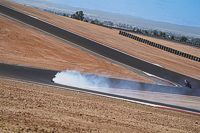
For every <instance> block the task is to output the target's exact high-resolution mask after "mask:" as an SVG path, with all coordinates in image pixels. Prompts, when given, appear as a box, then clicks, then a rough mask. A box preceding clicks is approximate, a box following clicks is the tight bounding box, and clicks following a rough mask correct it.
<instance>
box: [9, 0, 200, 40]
mask: <svg viewBox="0 0 200 133" xmlns="http://www.w3.org/2000/svg"><path fill="white" fill-rule="evenodd" d="M10 1H13V2H18V1H17V0H10ZM18 3H20V4H23V5H27V6H31V7H37V8H40V9H51V10H52V11H55V12H63V13H67V14H73V13H75V12H76V11H80V10H82V11H83V12H84V14H85V17H89V18H92V19H98V20H101V21H112V22H113V23H114V24H118V23H125V24H129V25H132V26H136V27H140V28H147V29H153V30H159V31H165V32H172V33H174V34H180V35H185V36H192V37H195V38H200V27H191V26H183V25H177V24H171V23H165V22H158V21H153V20H147V19H143V18H139V17H133V16H128V15H122V14H116V13H110V12H104V11H98V10H90V9H85V8H77V7H71V6H68V5H61V4H56V3H52V2H47V1H43V2H41V0H32V1H26V0H20V2H18Z"/></svg>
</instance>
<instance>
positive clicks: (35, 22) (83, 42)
mask: <svg viewBox="0 0 200 133" xmlns="http://www.w3.org/2000/svg"><path fill="white" fill-rule="evenodd" d="M0 12H2V13H3V14H6V15H8V16H10V17H13V18H15V19H18V20H20V21H22V22H24V23H27V24H29V25H32V26H34V27H36V28H39V29H41V30H44V31H46V32H49V33H51V34H53V35H55V36H58V37H60V38H63V39H65V40H68V41H70V42H72V43H75V44H77V45H80V46H82V47H84V48H86V49H89V50H91V51H93V52H96V53H98V54H100V55H103V56H105V57H107V58H110V59H112V60H116V61H118V62H121V63H123V64H126V65H128V66H131V67H134V68H136V69H139V70H142V71H144V72H147V73H150V74H153V75H156V76H158V77H161V78H163V79H167V80H169V81H172V82H175V83H177V84H180V85H184V82H183V81H184V79H187V80H189V81H190V82H191V83H192V86H193V87H194V88H195V89H200V81H199V80H198V79H194V78H192V77H188V76H186V75H183V74H179V73H176V72H173V71H171V70H167V69H164V68H162V67H159V66H156V65H154V64H151V63H149V62H146V61H144V60H141V59H138V58H136V57H133V56H131V55H128V54H126V53H124V52H122V51H119V50H116V49H112V48H110V47H108V46H106V45H103V44H101V43H99V42H96V41H94V40H91V39H88V38H85V37H83V36H81V35H78V34H76V33H73V32H71V31H67V30H65V29H62V28H59V27H57V26H55V25H52V24H50V23H48V22H45V21H42V20H40V19H38V18H36V17H32V16H30V15H26V14H24V13H21V12H19V11H16V10H13V9H11V8H8V7H6V6H3V5H0Z"/></svg>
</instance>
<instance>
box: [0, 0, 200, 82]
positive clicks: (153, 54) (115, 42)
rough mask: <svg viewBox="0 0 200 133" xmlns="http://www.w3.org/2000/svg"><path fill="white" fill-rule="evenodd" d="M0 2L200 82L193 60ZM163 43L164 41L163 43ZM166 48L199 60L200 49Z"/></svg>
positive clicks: (107, 31) (104, 30) (100, 29)
mask: <svg viewBox="0 0 200 133" xmlns="http://www.w3.org/2000/svg"><path fill="white" fill-rule="evenodd" d="M0 3H2V4H4V5H7V6H8V7H12V8H14V9H17V10H20V11H21V12H25V13H27V14H30V15H32V16H35V17H37V18H39V19H42V20H44V21H47V22H49V23H52V24H54V25H57V26H59V27H62V28H64V29H67V30H70V31H73V32H75V33H77V34H80V35H82V36H85V37H88V38H90V39H93V40H95V41H97V42H100V43H103V44H105V45H108V46H110V47H113V48H115V49H118V50H121V51H123V52H126V53H128V54H130V55H133V56H136V57H138V58H141V59H143V60H147V61H149V62H152V63H155V64H159V65H161V66H164V67H165V68H167V69H170V70H172V71H175V72H178V73H182V74H184V75H187V76H190V77H193V78H196V79H200V74H199V73H200V69H199V66H200V63H199V62H196V61H192V60H189V59H186V58H183V57H180V56H177V55H174V54H170V53H168V52H166V51H162V50H159V49H156V48H154V47H151V46H148V45H146V44H143V43H140V42H137V41H135V40H133V39H130V38H127V37H124V36H121V35H119V32H118V31H116V30H111V29H108V28H104V27H100V26H97V25H93V24H90V23H86V22H81V21H78V20H74V19H71V18H67V17H64V16H59V15H54V14H51V13H48V12H44V11H41V10H38V9H33V8H30V7H27V6H23V5H19V4H13V3H11V2H7V1H6V0H1V1H0ZM151 40H152V41H153V42H157V40H155V39H154V38H152V39H151ZM161 44H162V42H161ZM164 45H166V46H170V47H172V46H173V47H175V48H176V49H177V50H180V51H183V52H186V53H192V55H196V56H198V57H200V52H199V49H195V48H192V47H190V46H183V45H176V44H175V43H173V42H170V41H166V42H164Z"/></svg>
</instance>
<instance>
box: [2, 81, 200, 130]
mask: <svg viewBox="0 0 200 133" xmlns="http://www.w3.org/2000/svg"><path fill="white" fill-rule="evenodd" d="M199 131H200V119H199V116H196V115H190V114H185V113H180V112H174V111H170V110H164V109H158V108H152V107H149V106H144V105H140V104H135V103H129V102H124V101H121V100H114V99H110V98H105V97H100V96H93V95H88V94H83V93H78V92H71V91H66V90H58V89H56V88H49V87H43V86H39V85H32V84H24V83H20V82H13V81H9V80H2V79H0V132H102V133H105V132H126V133H128V132H129V133H132V132H138V133H139V132H140V133H148V132H162V133H165V132H170V133H172V132H176V133H178V132H181V133H189V132H194V133H199Z"/></svg>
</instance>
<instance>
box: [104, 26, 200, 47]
mask: <svg viewBox="0 0 200 133" xmlns="http://www.w3.org/2000/svg"><path fill="white" fill-rule="evenodd" d="M104 27H107V28H111V29H117V30H120V31H121V30H123V31H127V32H132V33H137V34H142V35H146V36H151V37H155V38H160V39H165V40H169V41H173V42H178V43H183V44H188V45H191V46H195V47H200V44H197V43H192V42H184V41H181V40H176V39H171V38H163V37H159V36H155V35H151V34H146V33H141V32H137V31H133V30H129V29H122V28H117V27H111V26H104Z"/></svg>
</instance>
